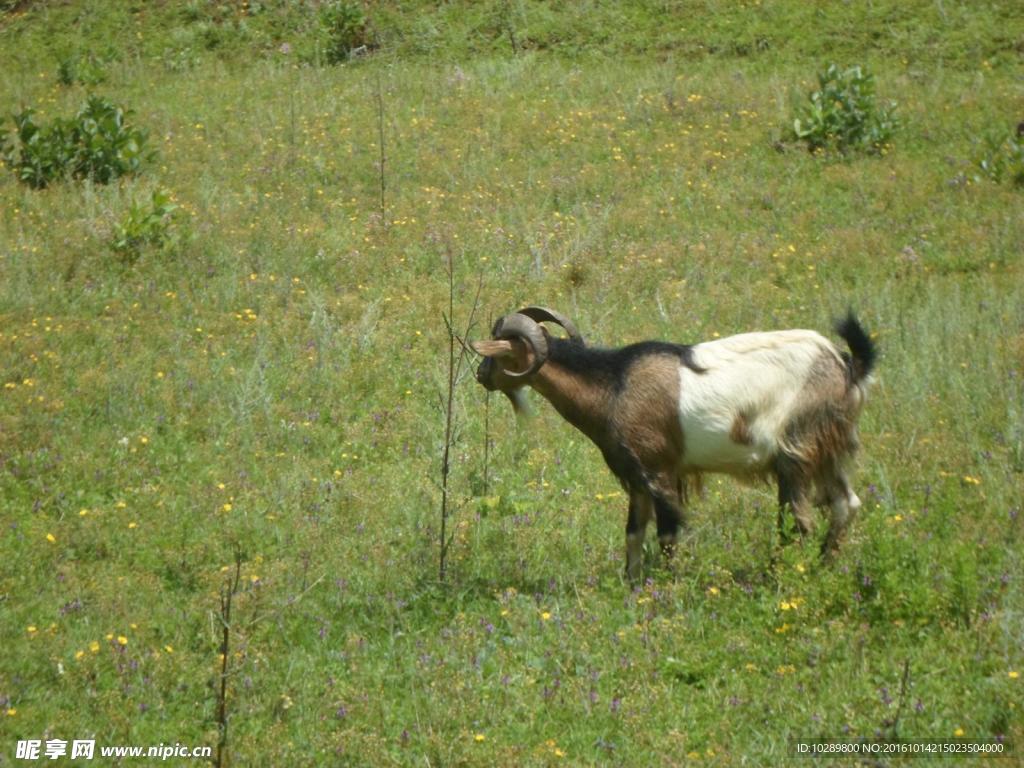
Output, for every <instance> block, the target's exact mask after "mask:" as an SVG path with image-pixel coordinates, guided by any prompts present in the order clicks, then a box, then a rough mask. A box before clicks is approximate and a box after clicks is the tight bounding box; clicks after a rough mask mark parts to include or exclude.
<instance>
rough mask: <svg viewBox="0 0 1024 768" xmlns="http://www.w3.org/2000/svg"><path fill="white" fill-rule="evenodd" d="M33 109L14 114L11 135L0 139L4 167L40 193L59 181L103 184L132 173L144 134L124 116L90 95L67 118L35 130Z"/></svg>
mask: <svg viewBox="0 0 1024 768" xmlns="http://www.w3.org/2000/svg"><path fill="white" fill-rule="evenodd" d="M33 114H34V112H33V110H32V109H25V110H22V112H21V113H19V114H17V115H14V116H13V119H14V127H15V130H14V133H13V134H12V135H10V136H7V137H5V138H4V140H3V146H2V154H3V158H4V162H5V163H6V164H7V165H8V166H9V167H10V168H11V169H12V170H13V171H14V173H15V174H16V175H17V177H18V179H19V180H20V181H22V182H23V183H25V184H28V185H29V186H30V187H33V188H35V189H41V188H43V187H45V186H47V185H48V184H50V183H51V182H53V181H56V180H59V179H62V178H68V177H70V178H75V179H90V180H92V181H94V182H96V183H98V184H108V183H110V182H111V181H113V180H114V179H116V178H118V177H119V176H125V175H128V174H132V173H137V172H138V170H139V168H140V166H141V164H142V162H143V160H144V159H146V158H147V157H148V155H147V154H146V152H145V149H144V147H145V144H146V134H145V132H144V131H142V130H140V129H138V128H134V127H132V126H130V125H128V124H127V122H126V121H125V117H126V114H127V113H126V112H125V110H124V109H122V108H121V107H118V106H116V105H114V104H112V103H111V102H109V101H107V100H106V99H104V98H101V97H99V96H92V97H90V98H89V99H88V101H86V103H85V105H84V106H83V107H82V108H81V109H80V110H79V112H78V114H77V115H75V117H74V118H72V119H63V118H56V119H55V120H54V121H53V122H52V123H51V124H50V125H49V126H42V125H39V124H38V123H37V122H36V121H35V119H34V118H33Z"/></svg>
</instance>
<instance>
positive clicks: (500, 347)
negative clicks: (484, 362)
mask: <svg viewBox="0 0 1024 768" xmlns="http://www.w3.org/2000/svg"><path fill="white" fill-rule="evenodd" d="M469 346H471V347H472V348H473V351H474V352H476V353H477V354H478V355H483V356H484V357H509V356H510V355H512V342H511V341H507V340H505V339H489V340H487V341H471V342H469Z"/></svg>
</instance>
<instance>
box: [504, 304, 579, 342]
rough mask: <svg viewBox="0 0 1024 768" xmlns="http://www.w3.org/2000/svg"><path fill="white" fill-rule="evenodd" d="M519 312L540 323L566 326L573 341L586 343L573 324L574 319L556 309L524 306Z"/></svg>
mask: <svg viewBox="0 0 1024 768" xmlns="http://www.w3.org/2000/svg"><path fill="white" fill-rule="evenodd" d="M519 314H520V315H526V316H527V317H528V318H530V319H531V320H535V321H537V322H538V323H543V322H546V321H551V322H552V323H558V324H559V325H560V326H562V327H563V328H565V331H566V333H568V334H569V338H570V339H572V340H573V341H578V342H579V343H580V344H583V343H584V341H583V336H582V335H581V334H580V332H579V331H578V330H576V326H575V325H574V324H573V322H572V320H570V319H569V318H568V317H566V316H565V315H563V314H562V313H561V312H556V311H555V310H553V309H548V308H547V307H524V308H523V309H520V310H519Z"/></svg>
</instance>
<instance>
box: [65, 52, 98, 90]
mask: <svg viewBox="0 0 1024 768" xmlns="http://www.w3.org/2000/svg"><path fill="white" fill-rule="evenodd" d="M106 79H107V73H106V71H105V70H104V69H103V64H102V62H100V60H99V59H98V58H97V57H96V56H93V55H86V56H78V55H67V56H61V57H60V58H59V59H58V60H57V80H58V81H59V82H60V84H61V85H74V84H75V83H81V84H82V85H99V84H100V83H102V82H103V81H104V80H106Z"/></svg>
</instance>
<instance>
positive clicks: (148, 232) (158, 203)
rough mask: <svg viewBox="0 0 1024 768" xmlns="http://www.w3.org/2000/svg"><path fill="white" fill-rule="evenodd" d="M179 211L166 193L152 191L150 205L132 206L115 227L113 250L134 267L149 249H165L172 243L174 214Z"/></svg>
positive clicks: (135, 204) (111, 243)
mask: <svg viewBox="0 0 1024 768" xmlns="http://www.w3.org/2000/svg"><path fill="white" fill-rule="evenodd" d="M177 208H178V206H176V205H175V204H174V203H172V202H171V195H170V193H168V192H167V191H165V190H161V189H157V190H154V191H153V195H152V197H151V198H150V201H149V204H148V205H144V204H141V203H138V202H135V203H132V205H131V207H130V208H129V209H128V212H127V213H126V214H125V215H124V218H123V219H121V223H120V224H118V225H117V226H116V227H115V228H114V236H113V239H112V240H111V242H110V247H111V248H112V249H113V250H114V253H116V254H117V255H118V256H120V257H121V259H122V260H123V261H125V262H126V263H129V264H134V263H135V262H136V261H138V260H139V257H140V256H141V255H142V252H143V251H144V250H145V249H146V248H156V249H158V250H159V249H162V248H164V247H166V246H167V245H168V244H169V243H170V242H171V239H172V237H171V226H172V223H173V220H172V214H173V213H174V211H175V210H176V209H177Z"/></svg>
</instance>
